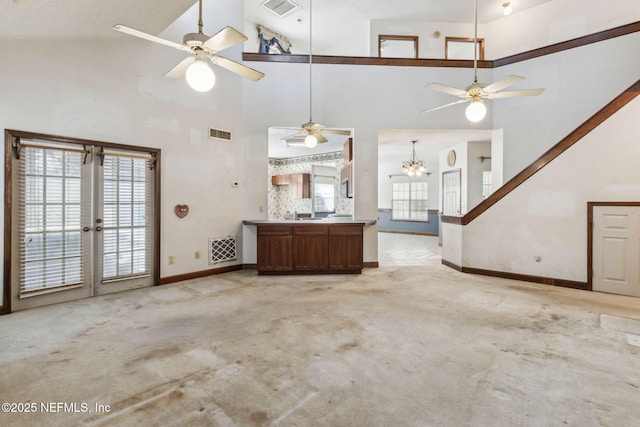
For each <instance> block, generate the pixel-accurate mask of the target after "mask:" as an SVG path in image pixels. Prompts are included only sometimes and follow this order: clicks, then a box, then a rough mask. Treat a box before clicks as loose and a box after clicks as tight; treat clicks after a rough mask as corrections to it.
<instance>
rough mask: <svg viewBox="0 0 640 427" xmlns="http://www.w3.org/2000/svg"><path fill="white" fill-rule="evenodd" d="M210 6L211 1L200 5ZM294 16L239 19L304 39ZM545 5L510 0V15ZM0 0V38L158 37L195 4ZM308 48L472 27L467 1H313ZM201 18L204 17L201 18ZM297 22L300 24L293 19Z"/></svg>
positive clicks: (303, 14) (303, 9)
mask: <svg viewBox="0 0 640 427" xmlns="http://www.w3.org/2000/svg"><path fill="white" fill-rule="evenodd" d="M203 1H204V2H205V3H206V2H209V1H210V2H214V3H215V1H216V0H203ZM294 1H295V2H296V3H297V4H299V5H300V8H299V9H298V10H296V11H295V12H293V13H291V14H290V15H287V16H286V17H285V18H279V17H277V16H275V15H274V14H272V13H270V12H269V11H267V10H266V9H264V8H263V7H262V6H260V4H261V3H262V2H263V0H244V7H245V19H246V20H247V21H249V22H253V23H260V24H263V25H265V26H267V27H269V28H272V29H273V30H275V31H279V32H281V33H282V34H284V35H286V36H287V37H289V38H290V39H294V40H295V39H303V40H307V39H308V34H309V27H308V23H307V19H308V16H309V1H310V0H294ZM549 1H551V0H514V1H513V6H514V13H517V12H518V11H519V10H524V9H527V8H530V7H534V6H538V5H540V4H542V3H546V2H549ZM503 2H504V1H503V0H478V20H479V22H480V23H483V22H488V21H492V20H494V19H497V18H499V17H500V16H501V13H502V6H501V5H502V3H503ZM158 3H159V2H158V1H157V0H82V1H80V0H0V10H1V11H2V13H0V38H9V39H16V38H17V39H31V38H40V37H47V38H96V37H117V36H118V34H117V33H115V32H114V31H112V30H111V27H112V26H113V25H114V24H116V23H122V24H125V25H129V26H133V27H135V28H140V29H143V30H144V31H145V32H148V33H151V34H158V33H160V32H162V30H164V29H165V28H166V27H167V26H168V25H169V24H170V23H172V22H173V21H174V20H176V19H177V18H178V17H180V16H181V15H182V14H183V13H184V12H185V11H187V9H189V8H190V7H191V6H193V5H194V4H195V3H196V1H195V0H171V1H164V2H162V4H161V6H160V5H159V4H158ZM313 14H314V15H313V22H314V31H313V36H314V43H315V42H316V40H318V41H319V42H320V41H321V40H324V41H322V42H321V43H327V44H332V43H333V42H332V41H330V40H340V37H341V34H342V33H341V31H340V28H347V27H349V26H352V25H354V24H356V23H357V22H368V21H370V20H375V19H401V20H416V21H428V22H473V1H472V0H393V1H392V0H387V1H382V0H348V1H345V0H316V1H315V2H314V3H313ZM205 18H206V17H205ZM298 19H301V20H302V23H299V22H298V21H297V20H298Z"/></svg>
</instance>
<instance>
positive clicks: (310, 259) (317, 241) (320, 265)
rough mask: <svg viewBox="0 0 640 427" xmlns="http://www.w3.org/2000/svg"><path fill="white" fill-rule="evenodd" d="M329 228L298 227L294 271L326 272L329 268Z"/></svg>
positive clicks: (295, 236) (294, 239)
mask: <svg viewBox="0 0 640 427" xmlns="http://www.w3.org/2000/svg"><path fill="white" fill-rule="evenodd" d="M328 256H329V230H328V227H319V226H298V227H295V231H294V237H293V269H294V270H300V271H326V270H327V269H328V266H329V259H328Z"/></svg>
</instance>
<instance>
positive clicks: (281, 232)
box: [258, 225, 293, 236]
mask: <svg viewBox="0 0 640 427" xmlns="http://www.w3.org/2000/svg"><path fill="white" fill-rule="evenodd" d="M291 228H292V227H289V226H286V225H273V226H267V227H264V226H258V236H291V235H292V234H293V233H292V230H291Z"/></svg>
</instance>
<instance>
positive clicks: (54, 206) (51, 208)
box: [18, 147, 83, 295]
mask: <svg viewBox="0 0 640 427" xmlns="http://www.w3.org/2000/svg"><path fill="white" fill-rule="evenodd" d="M82 160H83V153H79V152H71V151H64V150H59V149H53V148H51V149H48V148H40V147H24V148H23V149H22V150H21V156H20V163H19V171H20V173H19V178H18V181H19V184H18V185H19V191H20V193H21V194H22V195H24V196H23V197H20V205H19V206H20V212H22V213H23V214H22V215H21V217H20V220H19V233H20V251H19V260H20V261H19V262H20V295H26V294H28V293H29V292H33V291H40V290H49V289H55V288H61V287H64V286H68V285H73V284H79V283H82V262H81V260H82V244H81V236H80V233H81V231H80V230H81V215H82V214H81V206H80V200H81V198H82V188H81V187H82V186H81V184H80V179H81V178H80V170H81V167H82Z"/></svg>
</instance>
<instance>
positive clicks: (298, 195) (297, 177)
mask: <svg viewBox="0 0 640 427" xmlns="http://www.w3.org/2000/svg"><path fill="white" fill-rule="evenodd" d="M271 184H272V185H289V186H290V191H291V197H292V198H294V199H308V198H310V197H311V174H308V173H294V174H288V175H273V176H272V177H271Z"/></svg>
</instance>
